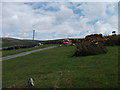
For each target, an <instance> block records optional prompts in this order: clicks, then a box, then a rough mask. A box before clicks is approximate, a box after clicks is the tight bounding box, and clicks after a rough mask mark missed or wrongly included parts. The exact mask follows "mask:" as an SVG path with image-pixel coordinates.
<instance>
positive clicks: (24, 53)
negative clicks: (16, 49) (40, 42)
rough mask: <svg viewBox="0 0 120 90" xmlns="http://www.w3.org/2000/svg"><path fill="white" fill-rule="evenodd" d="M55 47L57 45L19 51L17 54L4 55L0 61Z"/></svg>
mask: <svg viewBox="0 0 120 90" xmlns="http://www.w3.org/2000/svg"><path fill="white" fill-rule="evenodd" d="M55 47H57V46H51V47H46V48H42V49H37V50H33V51H28V52H23V53H19V54H15V55H10V56H5V57H2V58H0V61H4V60H8V59H11V58H15V57H19V56H25V55H28V54H31V53H34V52H39V51H43V50H48V49H52V48H55Z"/></svg>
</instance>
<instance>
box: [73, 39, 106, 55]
mask: <svg viewBox="0 0 120 90" xmlns="http://www.w3.org/2000/svg"><path fill="white" fill-rule="evenodd" d="M76 48H77V49H76V52H75V54H74V56H88V55H97V54H102V53H106V52H107V49H106V47H105V46H104V45H103V44H101V43H99V42H92V41H84V42H81V43H77V44H76Z"/></svg>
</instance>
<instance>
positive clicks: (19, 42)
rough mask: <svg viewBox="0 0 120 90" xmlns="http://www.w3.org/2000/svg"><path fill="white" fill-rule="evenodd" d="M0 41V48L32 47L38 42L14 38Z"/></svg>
mask: <svg viewBox="0 0 120 90" xmlns="http://www.w3.org/2000/svg"><path fill="white" fill-rule="evenodd" d="M0 40H2V47H9V46H15V45H33V44H37V43H38V42H39V41H38V40H35V41H33V40H21V39H15V38H1V39H0Z"/></svg>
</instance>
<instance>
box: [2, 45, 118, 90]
mask: <svg viewBox="0 0 120 90" xmlns="http://www.w3.org/2000/svg"><path fill="white" fill-rule="evenodd" d="M74 51H75V48H74V47H73V46H70V47H58V48H54V49H50V50H45V51H41V52H37V53H33V54H30V55H26V56H22V57H17V58H14V59H10V60H6V61H3V63H2V65H3V69H2V70H3V87H9V88H10V87H16V88H27V86H26V82H27V80H28V78H29V77H32V78H33V79H34V83H35V88H55V87H56V88H57V87H58V88H117V87H118V46H115V47H108V53H107V54H101V55H94V56H85V57H72V55H73V53H74ZM60 73H62V75H61V74H60Z"/></svg>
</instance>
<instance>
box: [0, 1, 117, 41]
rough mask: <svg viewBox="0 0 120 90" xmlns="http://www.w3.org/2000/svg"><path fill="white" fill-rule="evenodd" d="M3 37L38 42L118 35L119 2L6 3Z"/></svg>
mask: <svg viewBox="0 0 120 90" xmlns="http://www.w3.org/2000/svg"><path fill="white" fill-rule="evenodd" d="M0 6H2V11H0V14H1V13H2V16H1V15H0V18H2V20H1V19H0V22H2V23H1V24H0V27H2V34H0V36H2V37H13V38H19V39H32V31H33V30H35V39H36V40H52V39H61V38H84V37H85V36H86V35H89V34H95V33H101V34H103V35H111V34H112V31H116V32H118V3H117V2H3V3H2V5H1V4H0Z"/></svg>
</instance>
